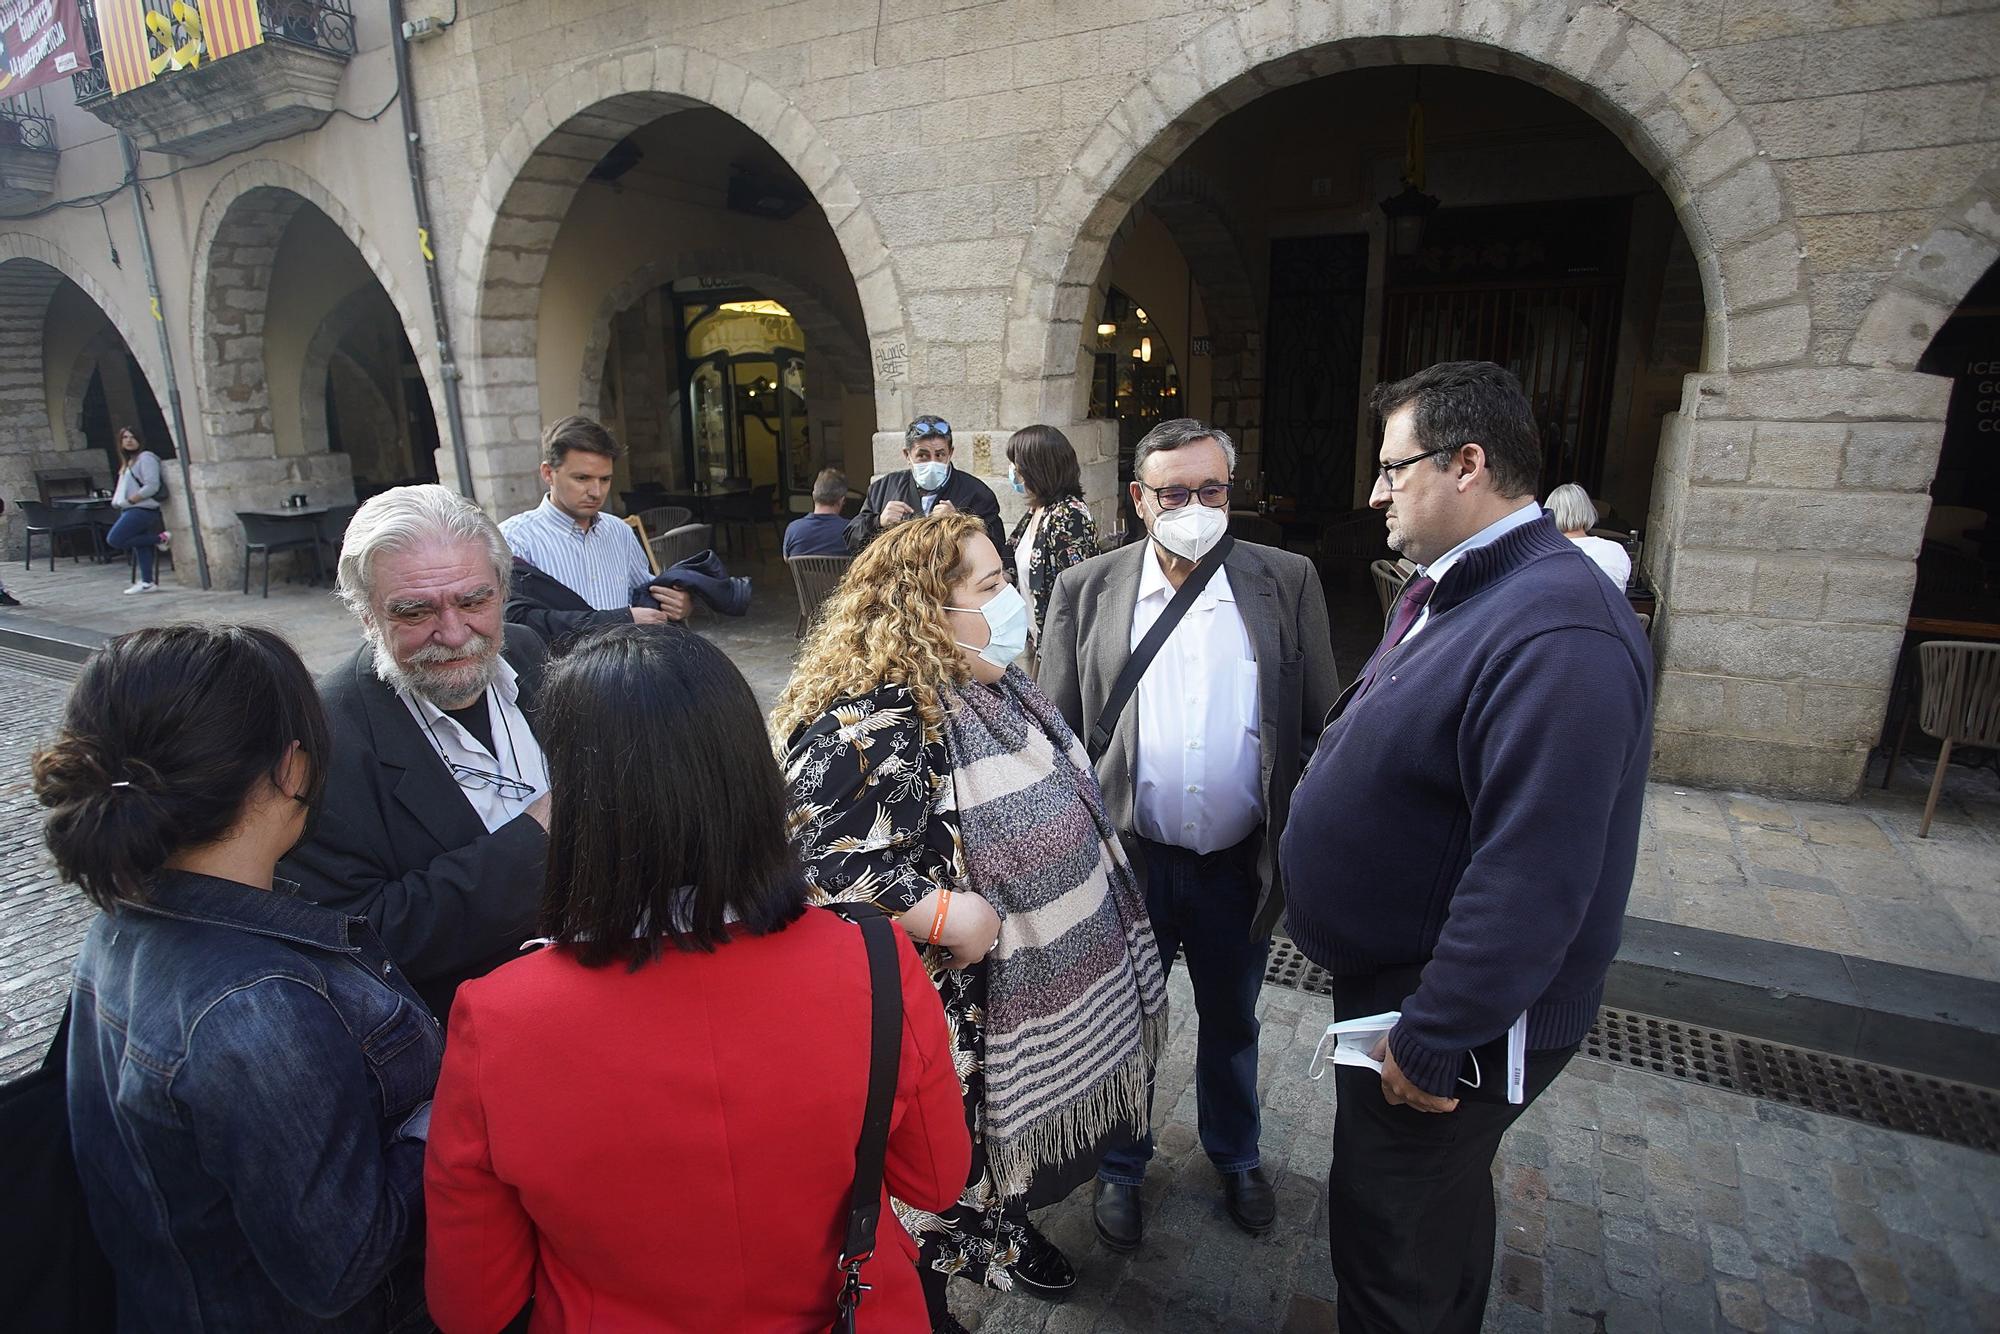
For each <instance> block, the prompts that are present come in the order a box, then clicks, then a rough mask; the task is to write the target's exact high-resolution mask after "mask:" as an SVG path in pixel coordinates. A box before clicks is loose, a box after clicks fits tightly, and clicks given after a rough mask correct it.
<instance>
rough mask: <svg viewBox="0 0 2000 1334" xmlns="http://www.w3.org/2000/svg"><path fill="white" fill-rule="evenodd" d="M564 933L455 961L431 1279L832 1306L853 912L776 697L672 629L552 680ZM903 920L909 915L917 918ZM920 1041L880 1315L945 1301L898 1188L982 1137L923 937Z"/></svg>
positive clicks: (914, 1198) (937, 1194) (935, 1199)
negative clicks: (836, 892) (771, 724)
mask: <svg viewBox="0 0 2000 1334" xmlns="http://www.w3.org/2000/svg"><path fill="white" fill-rule="evenodd" d="M542 700H543V703H542V706H541V707H542V719H543V721H544V724H545V727H544V747H545V750H546V753H547V756H548V762H549V773H550V779H551V786H552V789H553V793H554V798H553V799H554V810H553V813H552V819H551V822H550V826H549V854H548V889H547V891H546V894H545V897H544V902H543V923H544V926H543V929H544V930H545V931H547V933H548V934H549V936H550V937H551V940H552V944H551V945H550V946H549V947H548V948H545V949H542V950H540V951H538V952H537V953H535V954H532V955H529V956H528V957H525V958H522V959H519V960H516V961H515V962H513V963H510V964H507V965H506V966H504V967H502V968H500V969H498V970H497V971H495V972H494V973H492V974H490V975H488V976H487V977H485V978H482V979H479V980H478V981H474V982H468V983H466V984H465V986H464V987H463V988H461V989H460V991H459V994H458V998H457V1001H456V1003H455V1004H454V1005H453V1007H452V1013H451V1029H450V1035H449V1041H448V1042H447V1044H446V1047H445V1058H444V1070H443V1073H442V1075H441V1076H440V1077H439V1080H438V1089H437V1099H436V1102H435V1104H434V1109H433V1113H432V1118H431V1127H430V1149H429V1158H428V1162H427V1165H426V1171H425V1177H424V1184H425V1198H426V1203H427V1207H428V1210H429V1256H428V1260H427V1265H426V1282H425V1286H426V1289H427V1292H428V1295H429V1299H430V1308H431V1314H432V1316H433V1318H435V1319H436V1321H437V1323H438V1325H439V1326H440V1327H441V1328H442V1329H443V1330H444V1331H446V1334H460V1332H461V1331H463V1332H464V1334H492V1331H495V1330H499V1329H500V1328H502V1327H503V1326H505V1325H506V1324H507V1323H508V1322H509V1321H510V1320H511V1319H513V1318H514V1317H515V1316H516V1314H517V1313H518V1312H519V1311H520V1310H521V1309H522V1307H523V1306H525V1305H527V1304H528V1303H529V1302H530V1300H531V1299H532V1302H533V1306H532V1314H531V1316H530V1321H529V1325H528V1328H529V1329H530V1330H532V1331H538V1332H539V1331H556V1330H568V1329H586V1328H587V1329H592V1330H649V1331H651V1330H688V1331H701V1332H702V1334H708V1332H709V1331H714V1330H760V1331H761V1330H799V1331H805V1330H813V1331H823V1330H825V1329H826V1328H827V1327H828V1326H829V1325H830V1324H831V1323H832V1321H833V1316H834V1303H835V1296H836V1293H837V1292H838V1290H839V1288H840V1285H841V1275H840V1273H839V1271H838V1268H837V1258H838V1253H839V1250H840V1243H841V1240H842V1237H843V1235H844V1231H845V1227H846V1222H847V1212H848V1201H849V1192H850V1187H851V1186H852V1184H853V1178H854V1149H855V1142H856V1140H857V1139H858V1137H859V1135H860V1129H861V1117H862V1107H863V1105H864V1103H865V1101H866V1095H867V1080H868V1064H869V977H868V965H867V960H866V957H865V955H864V953H863V949H862V943H861V933H860V931H859V930H858V929H856V928H855V927H854V926H853V925H852V924H850V923H848V922H846V921H844V920H842V919H840V918H838V917H836V916H834V915H833V914H831V913H829V912H825V911H823V910H820V909H817V908H813V909H808V908H807V907H806V906H805V884H804V880H803V877H802V874H801V872H800V869H799V867H798V864H797V862H796V861H795V860H794V857H793V854H792V852H791V847H790V844H789V843H788V841H787V840H786V837H785V807H784V801H785V798H784V786H783V782H782V780H781V779H780V777H779V774H778V769H777V766H776V764H775V763H774V762H773V760H772V758H771V754H770V751H769V750H768V749H767V748H766V743H765V740H764V729H763V721H762V718H761V716H760V714H759V713H758V709H757V704H756V700H755V699H754V697H753V696H752V695H751V693H750V688H749V686H748V685H747V684H745V683H744V680H743V678H742V676H741V675H740V674H739V673H738V672H737V670H736V668H735V667H734V666H732V665H731V664H730V662H729V660H728V659H727V658H725V657H724V656H723V655H722V653H721V651H720V650H718V649H716V648H715V647H714V646H712V645H711V644H709V643H708V642H707V641H706V640H704V639H702V638H700V637H699V636H697V635H693V634H689V633H686V632H684V631H676V630H665V631H663V630H659V629H657V628H653V627H628V628H626V629H622V630H612V631H610V632H608V633H605V634H602V635H599V636H598V637H596V638H594V639H591V640H588V641H586V642H585V643H584V644H583V645H581V646H580V647H578V648H577V649H575V650H574V651H573V652H571V654H570V655H569V656H568V657H567V658H565V659H563V660H561V661H560V662H559V663H558V664H557V665H556V666H555V667H553V668H552V669H551V671H550V674H549V678H548V680H547V682H546V683H545V685H544V686H543V695H542ZM898 934H899V937H900V933H898ZM897 956H898V960H899V963H900V965H901V974H902V991H903V1008H904V1022H903V1043H902V1066H901V1070H900V1075H899V1079H898V1082H897V1088H896V1101H895V1113H894V1120H893V1122H892V1124H891V1129H890V1132H889V1144H888V1153H887V1161H886V1167H885V1171H884V1181H883V1187H884V1189H883V1194H884V1197H885V1199H884V1207H883V1210H882V1217H881V1222H880V1225H879V1228H878V1233H877V1238H876V1242H877V1244H876V1256H875V1259H874V1260H872V1261H871V1262H870V1263H869V1264H868V1265H867V1266H865V1268H864V1269H863V1271H862V1281H863V1282H864V1283H868V1284H872V1285H873V1290H872V1291H870V1292H869V1293H867V1295H866V1296H865V1298H864V1299H863V1301H862V1303H861V1307H860V1311H859V1315H858V1324H859V1327H860V1328H861V1329H862V1330H884V1331H899V1330H924V1329H927V1328H928V1327H929V1322H928V1319H927V1317H926V1315H925V1311H924V1300H923V1295H922V1292H921V1290H920V1288H919V1286H918V1282H917V1274H916V1270H915V1268H914V1260H915V1257H916V1253H917V1248H916V1245H915V1244H914V1243H913V1242H912V1241H911V1240H910V1238H909V1235H908V1234H907V1233H905V1232H904V1230H903V1228H902V1226H901V1225H900V1224H899V1223H898V1222H897V1221H896V1216H895V1214H894V1213H893V1212H892V1211H891V1210H890V1209H889V1208H888V1207H887V1201H886V1197H887V1196H889V1195H894V1196H895V1197H896V1198H898V1199H900V1200H905V1201H908V1202H911V1203H915V1204H917V1205H919V1206H920V1207H922V1208H926V1209H942V1208H944V1207H946V1206H948V1205H949V1204H950V1203H951V1202H952V1201H953V1200H955V1199H956V1198H957V1196H958V1192H959V1190H960V1188H961V1187H962V1186H963V1185H964V1183H965V1179H966V1174H967V1171H968V1169H969V1165H970V1162H971V1145H970V1141H969V1138H968V1135H967V1132H966V1127H965V1117H964V1111H963V1108H962V1107H961V1106H960V1102H959V1087H958V1074H957V1071H956V1070H955V1069H954V1067H953V1064H952V1056H951V1051H950V1048H949V1044H948V1040H947V1037H946V1032H945V1025H944V1015H943V1010H942V1007H941V1005H940V1003H939V1001H938V995H937V989H936V988H935V987H934V986H933V985H932V984H931V982H930V979H929V977H928V976H927V975H926V973H925V972H924V968H923V966H922V964H920V963H919V962H918V961H917V957H916V954H915V952H914V951H913V950H912V949H911V947H910V945H909V943H908V942H907V941H906V940H901V939H900V938H899V940H898V944H897Z"/></svg>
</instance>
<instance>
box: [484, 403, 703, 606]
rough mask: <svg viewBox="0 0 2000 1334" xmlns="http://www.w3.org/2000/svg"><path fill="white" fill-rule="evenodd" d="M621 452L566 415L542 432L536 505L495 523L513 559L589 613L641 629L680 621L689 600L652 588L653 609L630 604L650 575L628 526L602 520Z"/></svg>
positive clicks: (606, 436) (585, 421) (584, 421)
mask: <svg viewBox="0 0 2000 1334" xmlns="http://www.w3.org/2000/svg"><path fill="white" fill-rule="evenodd" d="M621 452H622V451H621V450H620V449H619V447H618V442H617V441H615V440H613V439H612V438H611V432H609V431H607V430H605V429H604V427H602V426H601V425H599V424H598V423H597V422H594V421H592V420H591V419H590V418H588V417H565V418H563V419H562V420H561V421H559V422H557V423H556V424H555V425H553V426H551V427H549V429H548V430H546V431H544V432H543V433H542V484H543V485H544V486H546V487H548V494H547V495H545V496H543V497H542V503H541V504H539V505H537V506H535V508H533V509H531V510H528V511H526V512H525V513H521V514H516V515H515V516H514V517H513V518H511V519H508V520H507V521H506V522H504V523H502V524H501V525H500V531H501V533H502V534H504V535H505V536H506V538H507V545H508V547H510V548H511V549H512V550H513V552H514V554H515V555H516V556H519V557H520V558H521V559H522V560H524V561H527V562H528V563H529V564H530V565H532V566H534V567H535V568H536V569H538V570H540V571H541V572H542V573H543V574H546V575H549V576H550V577H551V578H554V579H556V580H558V581H560V582H561V583H562V584H563V585H564V586H565V587H567V588H568V589H569V590H570V591H571V592H572V593H575V594H576V595H577V596H578V597H580V598H582V599H583V600H584V601H585V602H587V603H589V604H590V606H591V607H592V608H593V609H594V610H596V611H625V610H628V609H629V610H630V612H631V615H632V619H633V620H634V621H637V622H638V623H639V624H641V625H655V624H658V623H660V622H663V621H684V620H686V619H687V614H688V608H689V603H690V599H689V596H688V594H687V593H686V592H685V591H684V590H682V589H678V588H655V589H653V590H652V593H653V601H654V602H655V603H657V604H658V605H657V606H652V607H632V606H630V603H631V597H632V590H633V589H635V588H637V587H638V586H639V585H641V584H643V583H645V582H646V581H647V580H648V579H650V578H652V576H653V567H652V564H651V563H650V562H649V561H648V560H647V559H646V549H645V547H643V546H641V545H640V543H639V535H638V534H637V533H635V532H633V531H632V527H631V525H630V524H628V523H626V522H624V521H623V520H622V519H619V518H616V517H615V516H614V517H613V518H612V519H611V520H610V521H609V522H605V521H604V518H603V510H604V503H605V501H607V500H609V499H610V497H611V475H612V472H613V470H614V467H615V465H616V464H617V461H618V456H619V454H620V453H621Z"/></svg>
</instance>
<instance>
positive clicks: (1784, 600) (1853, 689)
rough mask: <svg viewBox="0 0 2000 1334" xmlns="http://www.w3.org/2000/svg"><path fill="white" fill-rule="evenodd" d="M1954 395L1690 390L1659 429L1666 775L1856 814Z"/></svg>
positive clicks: (1945, 390)
mask: <svg viewBox="0 0 2000 1334" xmlns="http://www.w3.org/2000/svg"><path fill="white" fill-rule="evenodd" d="M1950 388H1951V384H1950V381H1948V380H1944V379H1940V378H1939V377H1936V376H1930V375H1919V374H1915V373H1911V372H1898V371H1872V370H1861V369H1855V368H1825V369H1807V370H1782V371H1770V372H1761V373H1742V374H1735V375H1694V376H1689V377H1688V381H1687V389H1686V392H1685V394H1684V395H1683V398H1682V402H1681V410H1680V412H1678V413H1675V414H1672V415H1670V416H1669V417H1668V418H1667V423H1666V426H1665V428H1664V430H1663V431H1662V433H1661V439H1660V463H1659V471H1658V474H1657V479H1656V481H1655V484H1654V490H1653V508H1652V518H1651V522H1650V524H1649V525H1648V546H1647V550H1646V553H1645V556H1644V562H1645V565H1646V567H1647V570H1648V572H1649V573H1650V574H1651V576H1652V578H1653V580H1654V583H1655V585H1656V586H1657V587H1658V589H1659V591H1660V614H1659V618H1658V620H1657V621H1656V623H1655V625H1654V627H1653V630H1654V634H1653V642H1654V648H1655V652H1656V661H1657V672H1658V700H1657V710H1658V713H1657V718H1656V722H1655V729H1654V743H1653V744H1654V750H1653V772H1654V775H1655V776H1656V777H1658V778H1661V779H1663V780H1666V781H1670V782H1684V783H1690V784H1696V785H1700V786H1707V787H1722V788H1750V789H1755V790H1760V791H1771V792H1784V793H1793V794H1798V795H1803V796H1814V797H1822V798H1832V799H1836V800H1844V799H1846V798H1848V797H1851V796H1853V795H1854V794H1855V792H1856V791H1857V790H1858V788H1859V786H1860V784H1861V780H1862V770H1863V768H1864V767H1865V765H1866V762H1867V757H1868V752H1869V749H1870V747H1872V746H1873V745H1874V743H1875V740H1876V737H1877V735H1878V734H1879V732H1880V729H1881V725H1882V718H1883V712H1884V709H1885V708H1886V706H1887V703H1888V695H1889V686H1890V682H1891V681H1892V679H1893V678H1894V675H1895V670H1896V660H1897V656H1898V652H1899V650H1900V648H1901V645H1902V641H1903V633H1904V623H1905V621H1906V619H1907V617H1908V615H1909V605H1910V594H1911V591H1912V590H1913V589H1914V588H1915V586H1916V555H1917V548H1918V546H1919V544H1920V543H1921V541H1922V538H1923V528H1924V519H1925V517H1926V515H1927V514H1928V513H1929V510H1930V497H1929V495H1928V494H1927V488H1928V487H1929V485H1930V481H1931V477H1932V475H1933V473H1934V472H1935V470H1936V466H1937V456H1938V448H1939V445H1940V443H1941V441H1942V439H1943V435H1944V414H1945V405H1946V401H1947V399H1948V397H1949V394H1950Z"/></svg>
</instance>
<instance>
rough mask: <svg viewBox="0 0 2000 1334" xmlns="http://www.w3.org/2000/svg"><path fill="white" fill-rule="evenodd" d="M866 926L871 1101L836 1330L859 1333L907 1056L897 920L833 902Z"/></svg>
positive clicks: (845, 1244) (857, 1154)
mask: <svg viewBox="0 0 2000 1334" xmlns="http://www.w3.org/2000/svg"><path fill="white" fill-rule="evenodd" d="M827 906H828V907H830V908H831V909H832V910H833V911H835V912H837V913H839V914H840V915H841V916H842V917H845V918H847V919H848V920H849V921H851V922H853V923H854V924H855V925H856V926H858V927H860V928H861V943H862V946H863V947H864V948H865V949H866V950H867V952H868V989H869V993H870V996H871V999H872V1003H871V1005H870V1011H869V1026H868V1104H867V1108H866V1110H865V1111H864V1112H863V1113H862V1116H861V1138H860V1140H859V1141H858V1142H857V1143H856V1144H855V1146H854V1193H853V1195H852V1196H851V1197H850V1198H849V1200H848V1205H847V1236H846V1238H845V1240H843V1241H842V1243H841V1247H840V1271H841V1273H842V1274H844V1275H845V1278H843V1279H842V1281H841V1285H840V1295H839V1297H837V1298H836V1299H835V1302H834V1317H833V1327H832V1328H833V1334H854V1329H855V1326H854V1311H855V1308H856V1307H858V1306H859V1305H860V1304H861V1294H862V1293H864V1292H867V1291H868V1289H869V1285H868V1284H866V1283H863V1282H862V1281H861V1266H862V1265H864V1264H866V1263H868V1261H869V1260H870V1259H872V1258H874V1255H875V1226H876V1224H877V1223H879V1222H881V1221H882V1160H883V1156H884V1155H885V1154H886V1153H887V1152H888V1148H889V1117H890V1114H891V1113H892V1112H893V1111H894V1110H895V1106H896V1080H897V1077H898V1076H899V1074H900V1073H901V1066H902V1060H903V985H902V977H901V975H900V972H899V970H898V969H897V967H896V936H895V932H896V930H897V927H896V924H895V922H894V921H893V920H892V919H891V918H890V917H889V915H888V914H887V913H885V912H883V911H882V910H881V909H880V908H877V907H876V906H875V905H874V904H872V903H834V904H828V905H827Z"/></svg>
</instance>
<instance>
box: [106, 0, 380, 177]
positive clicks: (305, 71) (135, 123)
mask: <svg viewBox="0 0 2000 1334" xmlns="http://www.w3.org/2000/svg"><path fill="white" fill-rule="evenodd" d="M144 7H145V9H146V11H147V13H148V15H149V16H150V15H153V14H158V15H159V16H160V19H161V21H163V23H164V26H165V27H166V28H167V29H169V30H170V31H171V33H172V37H173V41H174V44H175V45H174V48H173V50H172V51H171V52H170V51H168V50H167V49H166V46H165V43H164V42H163V41H162V40H161V39H160V38H159V37H158V36H157V35H150V36H149V39H148V54H149V55H150V56H151V57H152V58H153V59H154V61H155V62H156V64H157V65H158V68H157V70H156V72H155V74H154V76H153V80H152V82H150V83H145V84H141V85H139V86H138V87H136V88H133V89H131V90H130V91H128V92H124V93H120V94H118V95H117V96H115V97H114V96H113V95H112V93H111V84H110V81H109V79H108V78H107V77H106V75H105V67H104V50H103V43H102V41H101V39H100V37H99V33H98V27H97V17H96V14H95V13H94V12H93V7H92V5H91V3H90V0H83V5H82V8H83V19H84V34H85V40H86V41H87V43H88V44H89V47H90V66H89V68H87V69H83V70H79V71H78V72H77V73H76V74H74V75H72V76H71V78H72V81H73V86H74V88H75V91H76V101H77V105H78V106H81V107H84V108H86V109H88V110H89V111H90V112H91V113H92V114H93V115H95V116H96V117H97V118H98V119H99V120H101V121H103V122H104V123H105V124H107V125H110V126H112V127H113V128H115V129H119V130H123V131H124V132H125V133H126V134H128V135H130V136H131V137H132V142H133V143H134V144H136V145H137V146H138V147H139V148H140V149H142V150H144V151H147V152H153V153H172V154H176V155H179V156H183V157H194V158H199V159H202V160H208V159H213V158H218V157H223V156H225V155H227V154H230V153H237V152H241V151H242V150H244V149H246V148H253V147H255V146H256V145H258V144H262V143H268V142H270V141H271V140H273V139H281V138H283V137H285V136H286V135H289V134H296V133H298V132H299V131H301V130H309V129H313V128H315V127H316V126H318V125H320V124H321V123H322V122H324V121H325V120H326V118H327V117H328V116H329V115H331V114H332V113H333V105H334V93H335V92H336V91H337V90H338V88H339V87H340V75H341V71H342V70H344V69H345V68H346V66H347V61H348V58H349V57H350V56H352V55H353V54H354V10H353V7H352V0H258V3H257V14H258V19H259V24H260V26H261V28H262V30H263V34H264V40H263V41H262V42H261V43H259V44H258V45H255V46H250V47H245V48H244V49H243V50H241V51H237V52H234V53H233V54H231V55H228V56H224V57H221V58H219V59H212V58H210V57H209V56H208V54H207V50H206V43H205V41H204V40H202V39H200V38H198V37H197V35H196V34H193V33H190V32H189V31H188V29H187V28H186V26H184V25H183V23H182V22H181V20H180V19H178V18H176V17H174V12H173V11H174V9H175V6H174V5H173V4H172V3H171V0H144ZM197 12H198V11H197ZM149 21H150V20H149ZM159 26H161V25H160V24H159V23H155V24H154V31H155V33H157V31H158V28H159Z"/></svg>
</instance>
